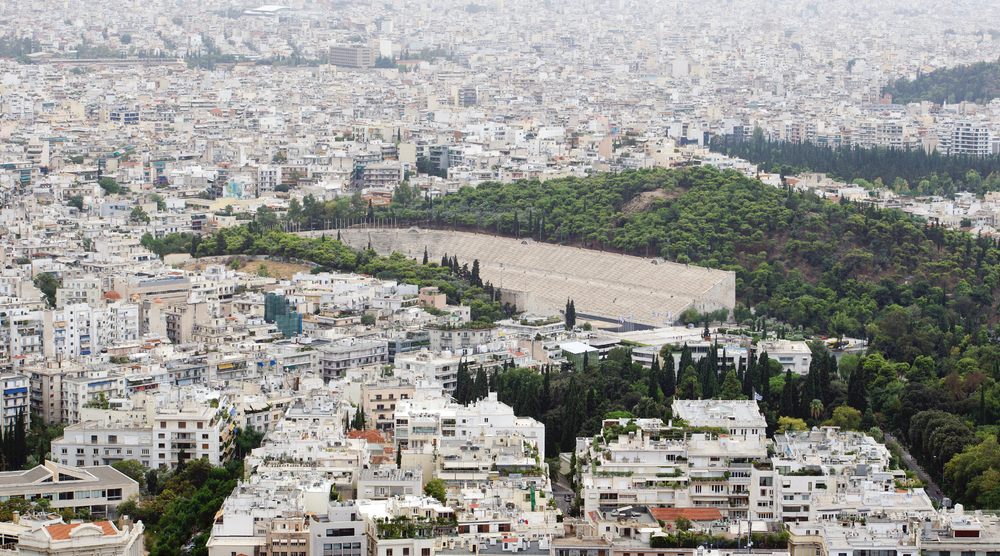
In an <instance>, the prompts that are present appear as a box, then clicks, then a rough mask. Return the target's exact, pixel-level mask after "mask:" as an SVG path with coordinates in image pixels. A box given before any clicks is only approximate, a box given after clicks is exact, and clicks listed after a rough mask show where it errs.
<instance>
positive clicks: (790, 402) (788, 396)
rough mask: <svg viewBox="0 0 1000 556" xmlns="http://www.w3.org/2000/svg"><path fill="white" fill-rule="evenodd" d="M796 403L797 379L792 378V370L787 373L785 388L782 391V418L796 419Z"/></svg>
mask: <svg viewBox="0 0 1000 556" xmlns="http://www.w3.org/2000/svg"><path fill="white" fill-rule="evenodd" d="M796 405H797V404H796V403H795V378H794V377H792V370H791V369H788V370H786V371H785V387H784V388H782V390H781V409H780V412H781V416H783V417H794V416H795V411H796Z"/></svg>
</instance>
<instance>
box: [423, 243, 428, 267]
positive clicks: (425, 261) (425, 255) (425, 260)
mask: <svg viewBox="0 0 1000 556" xmlns="http://www.w3.org/2000/svg"><path fill="white" fill-rule="evenodd" d="M423 264H427V248H426V247H424V262H423Z"/></svg>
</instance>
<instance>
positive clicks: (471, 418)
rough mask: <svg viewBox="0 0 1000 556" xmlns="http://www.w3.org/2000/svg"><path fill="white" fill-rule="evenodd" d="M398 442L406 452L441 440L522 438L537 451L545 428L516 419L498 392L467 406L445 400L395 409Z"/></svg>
mask: <svg viewBox="0 0 1000 556" xmlns="http://www.w3.org/2000/svg"><path fill="white" fill-rule="evenodd" d="M395 433H396V441H397V444H398V445H399V446H400V449H403V448H412V449H420V448H422V447H423V446H424V445H430V444H432V443H433V442H434V441H440V439H442V438H448V437H454V438H459V439H462V438H467V439H471V438H477V437H486V436H503V435H510V434H521V435H522V436H523V437H524V438H525V440H526V441H527V442H529V443H531V444H532V445H533V446H535V447H538V446H539V445H544V443H545V425H544V424H542V423H539V422H538V421H536V420H534V419H532V418H530V417H517V416H515V415H514V409H513V408H512V407H510V406H509V405H507V404H504V403H501V402H499V401H497V394H496V392H490V394H489V397H487V398H486V399H483V400H479V401H477V402H475V403H472V404H470V405H468V406H463V405H459V404H456V403H454V402H449V401H446V400H444V399H426V398H424V397H423V396H421V395H420V394H419V393H418V394H417V396H416V398H415V399H413V400H404V401H400V402H399V404H397V405H396V428H395Z"/></svg>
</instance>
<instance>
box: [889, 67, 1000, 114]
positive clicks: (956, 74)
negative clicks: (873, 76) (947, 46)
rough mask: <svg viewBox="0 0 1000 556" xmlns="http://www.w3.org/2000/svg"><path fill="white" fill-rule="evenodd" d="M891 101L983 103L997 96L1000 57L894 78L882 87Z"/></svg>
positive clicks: (999, 78)
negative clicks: (911, 76)
mask: <svg viewBox="0 0 1000 556" xmlns="http://www.w3.org/2000/svg"><path fill="white" fill-rule="evenodd" d="M883 92H884V93H886V94H890V95H892V102H893V103H895V104H907V103H910V102H920V101H923V100H929V101H931V102H934V103H937V104H943V103H945V102H947V103H948V104H955V103H958V102H962V101H968V102H975V103H978V104H986V103H988V102H989V101H991V100H993V99H994V98H997V97H1000V60H998V61H996V62H977V63H975V64H969V65H965V66H956V67H953V68H942V69H938V70H934V71H932V72H931V73H927V74H923V75H917V78H916V79H914V80H913V81H910V80H908V79H906V78H903V79H899V80H896V81H895V82H893V83H891V84H890V85H889V86H888V87H886V88H885V90H884V91H883Z"/></svg>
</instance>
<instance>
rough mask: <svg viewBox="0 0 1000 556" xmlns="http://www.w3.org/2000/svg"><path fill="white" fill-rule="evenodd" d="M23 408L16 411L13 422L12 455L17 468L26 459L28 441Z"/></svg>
mask: <svg viewBox="0 0 1000 556" xmlns="http://www.w3.org/2000/svg"><path fill="white" fill-rule="evenodd" d="M24 429H25V423H24V410H21V411H18V412H17V419H16V420H15V422H14V457H15V463H16V464H17V468H21V467H24V463H25V462H26V461H27V459H28V441H27V438H25V430H24Z"/></svg>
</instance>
